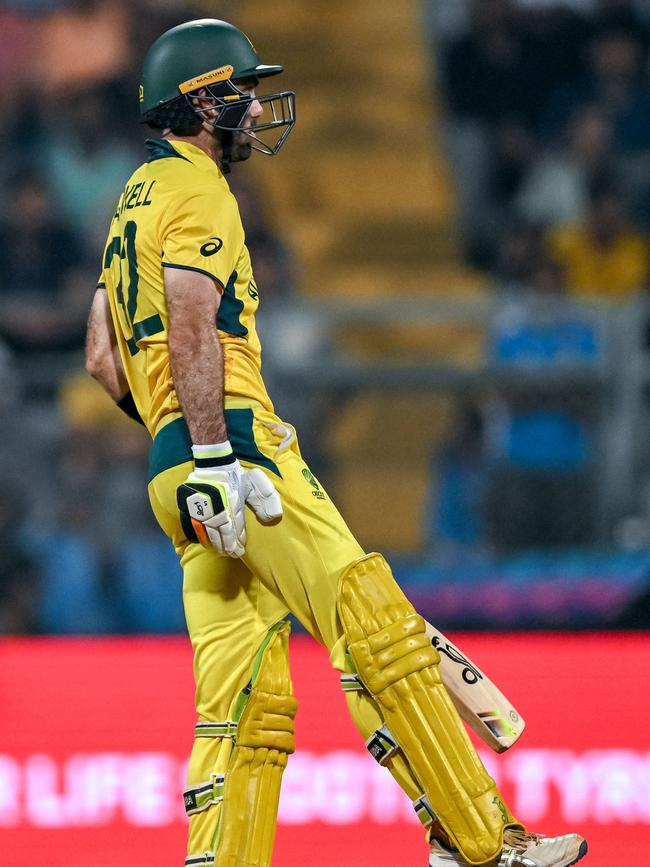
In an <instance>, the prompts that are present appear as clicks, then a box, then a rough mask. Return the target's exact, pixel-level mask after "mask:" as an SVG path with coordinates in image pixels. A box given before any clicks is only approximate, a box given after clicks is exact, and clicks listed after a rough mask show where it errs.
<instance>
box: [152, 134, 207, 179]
mask: <svg viewBox="0 0 650 867" xmlns="http://www.w3.org/2000/svg"><path fill="white" fill-rule="evenodd" d="M144 144H145V147H146V148H147V150H148V151H149V162H153V161H154V160H161V159H167V158H169V157H172V158H173V157H177V158H180V159H182V160H187V161H188V162H190V163H193V164H194V165H195V166H196V167H197V168H200V169H203V170H204V171H216V172H217V173H218V174H219V175H221V169H220V168H219V166H218V165H217V164H216V163H215V162H214V160H212V159H211V158H210V157H209V156H208V155H207V154H206V152H205V151H204V150H201V148H200V147H197V146H196V145H194V144H191V143H190V142H187V141H178V140H176V139H174V140H172V141H169V139H164V138H163V139H151V138H149V139H147V140H146V141H145V143H144Z"/></svg>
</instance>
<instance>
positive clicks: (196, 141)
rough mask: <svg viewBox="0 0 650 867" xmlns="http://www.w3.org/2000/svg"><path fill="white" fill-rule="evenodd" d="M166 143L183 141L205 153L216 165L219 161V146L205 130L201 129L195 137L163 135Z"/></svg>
mask: <svg viewBox="0 0 650 867" xmlns="http://www.w3.org/2000/svg"><path fill="white" fill-rule="evenodd" d="M163 138H165V139H166V140H167V141H185V142H188V144H193V145H194V146H195V147H197V148H200V149H201V150H202V151H203V152H204V153H206V154H207V155H208V156H209V157H210V159H211V160H213V161H214V162H215V163H216V164H217V165H219V161H220V160H221V144H220V143H219V140H218V139H217V137H216V136H214V135H212V134H211V133H210V132H208V131H207V130H205V129H202V130H201V131H200V132H199V133H197V134H196V135H174V134H173V133H171V132H169V133H165V135H164V136H163Z"/></svg>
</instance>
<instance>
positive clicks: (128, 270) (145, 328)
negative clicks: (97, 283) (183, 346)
mask: <svg viewBox="0 0 650 867" xmlns="http://www.w3.org/2000/svg"><path fill="white" fill-rule="evenodd" d="M137 230H138V225H137V223H136V222H134V221H133V220H128V221H127V223H126V225H125V226H124V235H123V237H122V238H120V236H119V235H116V236H115V237H114V238H112V239H111V242H110V244H109V245H108V247H107V248H106V255H105V256H104V268H110V266H111V262H112V261H113V257H114V256H118V255H119V257H120V282H119V283H118V284H117V288H116V290H115V291H116V294H117V300H118V302H119V303H120V304H121V305H122V309H123V310H124V313H125V315H126V318H127V321H128V323H129V325H130V326H131V336H130V337H126V335H125V337H126V345H127V346H128V347H129V352H130V353H131V355H137V354H138V352H140V347H139V346H138V341H139V340H142V338H143V337H151V335H152V334H158V333H159V332H160V331H163V330H164V326H163V322H162V319H161V318H160V316H159V315H158V314H157V313H156V314H155V316H149V317H147V319H141V320H140V321H139V322H136V321H135V315H136V311H137V309H138V281H139V277H138V255H137V253H136V249H135V236H136V233H137ZM125 284H126V298H125V296H124V286H125Z"/></svg>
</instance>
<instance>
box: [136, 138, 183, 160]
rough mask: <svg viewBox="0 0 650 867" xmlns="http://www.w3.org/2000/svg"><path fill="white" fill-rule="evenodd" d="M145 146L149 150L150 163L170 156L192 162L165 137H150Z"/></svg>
mask: <svg viewBox="0 0 650 867" xmlns="http://www.w3.org/2000/svg"><path fill="white" fill-rule="evenodd" d="M144 146H145V147H146V149H147V150H148V151H149V159H148V160H147V162H148V163H153V162H155V161H156V160H166V159H169V157H176V158H177V159H179V160H185V161H186V162H190V160H188V159H187V157H184V156H183V155H182V154H180V153H179V152H178V151H177V150H176V148H174V147H173V146H172V144H171V142H168V141H167V140H166V139H164V138H157V139H156V138H148V139H147V140H146V141H145V143H144Z"/></svg>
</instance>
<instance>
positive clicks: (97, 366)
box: [86, 347, 101, 379]
mask: <svg viewBox="0 0 650 867" xmlns="http://www.w3.org/2000/svg"><path fill="white" fill-rule="evenodd" d="M86 373H88V374H89V375H90V376H92V378H93V379H99V377H100V374H101V361H100V359H99V357H98V355H97V354H95V353H93V352H92V351H90V349H89V348H88V347H86Z"/></svg>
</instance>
